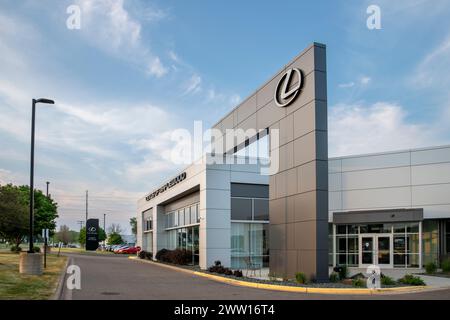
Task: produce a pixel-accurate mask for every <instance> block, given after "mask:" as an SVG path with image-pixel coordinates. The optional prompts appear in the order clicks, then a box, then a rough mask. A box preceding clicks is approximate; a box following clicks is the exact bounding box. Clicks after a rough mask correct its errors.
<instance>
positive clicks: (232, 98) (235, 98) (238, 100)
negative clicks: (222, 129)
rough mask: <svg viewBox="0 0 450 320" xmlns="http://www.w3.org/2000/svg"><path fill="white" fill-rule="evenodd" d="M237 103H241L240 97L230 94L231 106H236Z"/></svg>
mask: <svg viewBox="0 0 450 320" xmlns="http://www.w3.org/2000/svg"><path fill="white" fill-rule="evenodd" d="M239 102H241V96H240V95H238V94H232V95H231V97H230V103H231V105H233V106H236V105H238V103H239Z"/></svg>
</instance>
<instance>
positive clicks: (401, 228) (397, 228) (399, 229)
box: [394, 223, 406, 233]
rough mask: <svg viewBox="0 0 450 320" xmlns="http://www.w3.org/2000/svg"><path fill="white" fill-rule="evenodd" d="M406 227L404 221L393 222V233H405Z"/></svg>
mask: <svg viewBox="0 0 450 320" xmlns="http://www.w3.org/2000/svg"><path fill="white" fill-rule="evenodd" d="M405 232H406V228H405V224H404V223H395V224H394V233H405Z"/></svg>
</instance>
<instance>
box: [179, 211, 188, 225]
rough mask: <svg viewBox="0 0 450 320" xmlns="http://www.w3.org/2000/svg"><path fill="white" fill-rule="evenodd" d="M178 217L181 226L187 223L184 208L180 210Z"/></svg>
mask: <svg viewBox="0 0 450 320" xmlns="http://www.w3.org/2000/svg"><path fill="white" fill-rule="evenodd" d="M178 219H179V220H178V223H179V225H180V226H184V225H185V224H186V223H185V220H184V209H182V210H178Z"/></svg>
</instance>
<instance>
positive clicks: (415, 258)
mask: <svg viewBox="0 0 450 320" xmlns="http://www.w3.org/2000/svg"><path fill="white" fill-rule="evenodd" d="M406 265H407V267H408V268H418V267H419V255H418V254H407V255H406Z"/></svg>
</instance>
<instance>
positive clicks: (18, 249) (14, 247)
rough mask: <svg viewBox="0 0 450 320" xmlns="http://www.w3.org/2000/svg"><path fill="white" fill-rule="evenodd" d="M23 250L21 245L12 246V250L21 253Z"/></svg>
mask: <svg viewBox="0 0 450 320" xmlns="http://www.w3.org/2000/svg"><path fill="white" fill-rule="evenodd" d="M21 251H22V248H21V247H19V246H12V247H11V252H14V253H19V252H21Z"/></svg>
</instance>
